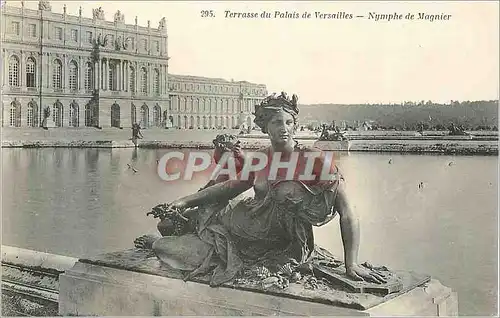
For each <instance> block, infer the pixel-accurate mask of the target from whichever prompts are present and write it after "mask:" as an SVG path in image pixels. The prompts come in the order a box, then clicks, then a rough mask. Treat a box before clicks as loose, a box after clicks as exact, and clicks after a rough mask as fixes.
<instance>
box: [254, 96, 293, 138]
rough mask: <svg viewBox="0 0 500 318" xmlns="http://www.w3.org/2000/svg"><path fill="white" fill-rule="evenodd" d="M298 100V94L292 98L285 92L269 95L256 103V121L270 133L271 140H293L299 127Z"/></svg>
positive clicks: (264, 130) (263, 129)
mask: <svg viewBox="0 0 500 318" xmlns="http://www.w3.org/2000/svg"><path fill="white" fill-rule="evenodd" d="M297 101H298V98H297V95H295V94H294V95H293V96H292V98H291V99H290V98H288V96H287V95H286V93H284V92H282V93H281V95H279V96H276V94H273V95H271V96H268V97H267V98H266V99H264V100H263V101H262V103H260V105H255V112H254V115H255V119H254V123H255V124H256V125H257V126H259V127H260V129H261V130H262V132H263V133H266V134H268V135H269V138H270V139H271V141H274V142H278V143H286V142H290V141H292V138H293V135H294V134H295V132H296V130H297V127H298V116H299V109H298V107H297Z"/></svg>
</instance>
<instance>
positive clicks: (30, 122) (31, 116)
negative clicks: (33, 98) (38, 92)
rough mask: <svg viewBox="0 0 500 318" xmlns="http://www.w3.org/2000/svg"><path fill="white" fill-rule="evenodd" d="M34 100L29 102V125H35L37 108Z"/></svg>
mask: <svg viewBox="0 0 500 318" xmlns="http://www.w3.org/2000/svg"><path fill="white" fill-rule="evenodd" d="M33 106H34V105H33V102H29V103H28V114H27V115H28V116H27V118H26V119H27V125H28V127H35V125H34V122H33V119H34V116H33V115H34V114H35V109H34V107H33Z"/></svg>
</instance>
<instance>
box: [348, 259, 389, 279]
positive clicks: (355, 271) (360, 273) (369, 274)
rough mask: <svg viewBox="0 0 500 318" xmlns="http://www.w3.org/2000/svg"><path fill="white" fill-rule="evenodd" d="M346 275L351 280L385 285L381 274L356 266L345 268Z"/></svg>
mask: <svg viewBox="0 0 500 318" xmlns="http://www.w3.org/2000/svg"><path fill="white" fill-rule="evenodd" d="M346 274H347V276H349V277H350V278H352V279H353V280H365V281H368V282H372V283H376V284H382V283H387V280H386V279H385V277H384V275H383V274H381V273H379V272H377V271H375V270H371V269H368V268H365V267H363V266H360V265H358V264H352V265H351V266H348V267H346Z"/></svg>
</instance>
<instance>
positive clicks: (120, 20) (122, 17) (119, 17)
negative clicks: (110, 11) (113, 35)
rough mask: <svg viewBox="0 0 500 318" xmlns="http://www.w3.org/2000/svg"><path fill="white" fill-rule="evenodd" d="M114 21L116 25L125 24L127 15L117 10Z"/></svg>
mask: <svg viewBox="0 0 500 318" xmlns="http://www.w3.org/2000/svg"><path fill="white" fill-rule="evenodd" d="M114 21H115V23H123V22H125V15H124V14H123V13H121V12H120V10H117V11H116V13H115V16H114Z"/></svg>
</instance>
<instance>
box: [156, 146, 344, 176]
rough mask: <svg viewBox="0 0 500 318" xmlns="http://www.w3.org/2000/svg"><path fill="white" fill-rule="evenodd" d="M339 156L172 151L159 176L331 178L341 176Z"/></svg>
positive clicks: (163, 159) (160, 165) (328, 153)
mask: <svg viewBox="0 0 500 318" xmlns="http://www.w3.org/2000/svg"><path fill="white" fill-rule="evenodd" d="M335 157H336V152H333V151H322V152H320V151H294V152H291V153H281V152H275V153H273V154H268V153H265V152H261V151H255V152H245V154H244V155H240V154H236V155H235V153H234V152H225V153H223V154H222V156H221V157H220V158H217V160H214V158H212V156H211V155H210V153H208V152H206V151H189V152H181V151H171V152H167V153H166V154H165V155H164V156H163V157H161V159H160V160H159V161H158V175H159V177H160V178H161V179H162V180H164V181H177V180H192V179H193V178H194V177H195V176H198V177H199V176H200V175H204V176H206V177H207V178H208V179H210V180H216V179H218V178H219V177H220V176H226V178H225V179H230V180H245V181H248V180H250V179H252V178H254V177H255V175H264V176H265V177H266V178H267V179H268V180H278V179H279V180H295V181H330V180H336V179H337V178H338V177H339V176H338V173H337V169H336V166H335V160H334V158H335Z"/></svg>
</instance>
